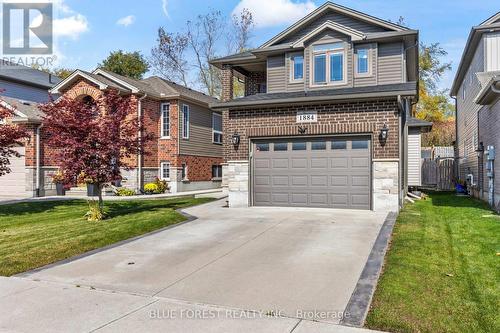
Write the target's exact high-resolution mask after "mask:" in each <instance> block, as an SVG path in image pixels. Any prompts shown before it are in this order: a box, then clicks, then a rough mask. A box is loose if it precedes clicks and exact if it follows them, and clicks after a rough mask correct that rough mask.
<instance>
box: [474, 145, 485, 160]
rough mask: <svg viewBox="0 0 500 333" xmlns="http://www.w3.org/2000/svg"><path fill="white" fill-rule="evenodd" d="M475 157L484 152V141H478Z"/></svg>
mask: <svg viewBox="0 0 500 333" xmlns="http://www.w3.org/2000/svg"><path fill="white" fill-rule="evenodd" d="M476 153H477V157H481V156H483V153H484V143H482V142H479V147H477V149H476Z"/></svg>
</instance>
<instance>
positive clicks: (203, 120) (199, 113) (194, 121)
mask: <svg viewBox="0 0 500 333" xmlns="http://www.w3.org/2000/svg"><path fill="white" fill-rule="evenodd" d="M185 104H187V105H189V117H190V119H189V139H183V138H182V127H183V117H182V105H185ZM179 137H180V139H179V152H180V154H181V155H198V156H214V157H221V156H222V145H220V144H215V143H213V142H212V141H213V139H212V111H211V110H210V109H208V108H205V107H202V106H198V105H196V104H191V103H186V102H183V101H179Z"/></svg>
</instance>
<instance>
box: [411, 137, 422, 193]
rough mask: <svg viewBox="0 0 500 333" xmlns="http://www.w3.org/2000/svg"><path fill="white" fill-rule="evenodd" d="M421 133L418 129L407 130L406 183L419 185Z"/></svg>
mask: <svg viewBox="0 0 500 333" xmlns="http://www.w3.org/2000/svg"><path fill="white" fill-rule="evenodd" d="M420 150H421V135H420V130H419V129H413V128H410V129H409V130H408V161H407V163H408V185H409V186H421V185H422V179H421V170H422V162H421V152H420Z"/></svg>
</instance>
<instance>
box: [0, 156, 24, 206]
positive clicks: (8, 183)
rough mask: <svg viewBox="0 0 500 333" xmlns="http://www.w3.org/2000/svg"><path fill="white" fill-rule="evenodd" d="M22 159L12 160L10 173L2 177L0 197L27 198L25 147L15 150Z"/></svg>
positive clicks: (0, 179) (13, 158)
mask: <svg viewBox="0 0 500 333" xmlns="http://www.w3.org/2000/svg"><path fill="white" fill-rule="evenodd" d="M14 150H16V151H17V152H18V153H19V154H21V155H22V156H21V157H12V158H10V159H9V160H10V169H11V170H12V171H11V172H10V173H8V174H6V175H3V176H0V197H10V196H13V197H19V196H26V191H25V186H26V170H25V164H24V147H16V148H14Z"/></svg>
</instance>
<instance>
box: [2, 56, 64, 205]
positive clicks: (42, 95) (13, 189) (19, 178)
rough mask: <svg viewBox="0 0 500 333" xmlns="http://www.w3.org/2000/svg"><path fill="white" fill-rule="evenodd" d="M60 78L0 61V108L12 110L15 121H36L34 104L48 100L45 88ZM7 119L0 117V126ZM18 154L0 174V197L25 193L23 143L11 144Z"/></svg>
mask: <svg viewBox="0 0 500 333" xmlns="http://www.w3.org/2000/svg"><path fill="white" fill-rule="evenodd" d="M60 81H61V79H60V78H59V77H57V76H54V75H52V74H49V73H46V72H43V71H40V70H37V69H34V68H31V67H26V66H21V65H16V64H13V63H10V62H7V61H1V62H0V107H2V108H8V109H11V110H15V112H16V118H15V121H16V122H18V123H24V124H28V123H31V124H33V123H36V122H39V121H40V119H38V112H37V103H46V102H47V101H48V100H49V92H48V90H49V89H50V88H52V87H53V86H54V85H56V84H57V83H59V82H60ZM6 121H11V120H10V119H9V120H7V119H0V126H1V124H2V123H4V122H6ZM13 149H14V150H15V151H17V152H18V153H19V154H20V155H21V156H20V157H12V158H10V161H9V162H10V169H11V172H10V173H8V174H6V175H3V176H2V177H0V196H4V195H9V196H24V195H26V188H25V183H26V181H25V179H26V172H31V171H32V170H31V167H29V166H28V167H27V168H26V163H25V153H26V147H25V146H22V145H21V146H18V147H13Z"/></svg>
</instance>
